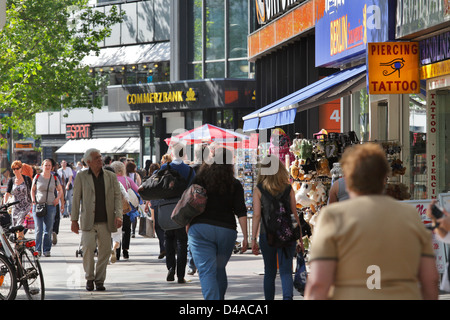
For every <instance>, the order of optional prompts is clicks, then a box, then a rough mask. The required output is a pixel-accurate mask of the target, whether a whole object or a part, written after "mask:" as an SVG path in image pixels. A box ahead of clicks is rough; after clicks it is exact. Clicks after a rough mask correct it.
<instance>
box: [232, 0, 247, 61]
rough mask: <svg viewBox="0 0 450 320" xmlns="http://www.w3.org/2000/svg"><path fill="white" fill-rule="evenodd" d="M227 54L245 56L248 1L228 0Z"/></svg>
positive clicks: (238, 56)
mask: <svg viewBox="0 0 450 320" xmlns="http://www.w3.org/2000/svg"><path fill="white" fill-rule="evenodd" d="M228 12H229V19H228V20H229V21H228V50H229V52H228V56H229V57H230V58H243V57H247V34H248V24H247V23H242V22H243V21H248V3H247V1H245V0H237V1H236V0H234V1H229V8H228Z"/></svg>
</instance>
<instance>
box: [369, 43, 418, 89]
mask: <svg viewBox="0 0 450 320" xmlns="http://www.w3.org/2000/svg"><path fill="white" fill-rule="evenodd" d="M367 63H368V88H369V93H370V94H403V93H419V92H420V81H419V43H418V42H376V43H368V47H367Z"/></svg>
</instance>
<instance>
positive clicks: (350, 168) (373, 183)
mask: <svg viewBox="0 0 450 320" xmlns="http://www.w3.org/2000/svg"><path fill="white" fill-rule="evenodd" d="M340 162H341V167H342V170H343V172H344V177H345V181H346V184H347V188H348V189H349V190H352V191H354V192H356V193H358V194H361V195H363V194H381V193H383V191H384V187H385V182H386V178H387V176H388V174H389V172H390V167H389V163H388V161H387V158H386V153H385V152H384V150H383V148H382V147H381V146H380V145H379V144H376V143H365V144H362V145H355V146H352V147H350V148H347V149H346V150H345V152H344V154H343V155H342V159H341V161H340Z"/></svg>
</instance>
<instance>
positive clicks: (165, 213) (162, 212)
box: [157, 198, 183, 231]
mask: <svg viewBox="0 0 450 320" xmlns="http://www.w3.org/2000/svg"><path fill="white" fill-rule="evenodd" d="M178 200H180V198H173V199H164V200H161V201H159V203H158V220H157V221H158V224H159V226H160V227H161V229H163V230H164V231H168V230H175V229H180V228H183V227H182V226H180V225H179V224H178V223H176V222H175V221H173V220H172V219H171V215H172V212H173V209H175V207H176V206H177V203H178Z"/></svg>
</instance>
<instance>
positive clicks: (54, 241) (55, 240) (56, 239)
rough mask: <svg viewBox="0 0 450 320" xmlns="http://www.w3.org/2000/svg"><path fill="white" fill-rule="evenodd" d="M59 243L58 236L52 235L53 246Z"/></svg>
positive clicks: (54, 233)
mask: <svg viewBox="0 0 450 320" xmlns="http://www.w3.org/2000/svg"><path fill="white" fill-rule="evenodd" d="M57 243H58V236H57V234H56V232H53V233H52V244H53V245H55V244H57Z"/></svg>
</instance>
